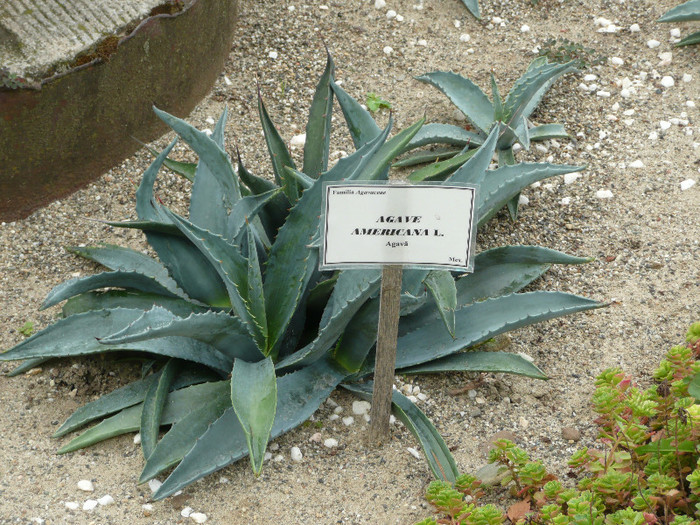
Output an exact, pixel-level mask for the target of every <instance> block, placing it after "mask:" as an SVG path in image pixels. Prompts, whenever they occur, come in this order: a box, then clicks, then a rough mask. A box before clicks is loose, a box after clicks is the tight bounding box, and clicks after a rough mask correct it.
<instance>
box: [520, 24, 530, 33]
mask: <svg viewBox="0 0 700 525" xmlns="http://www.w3.org/2000/svg"><path fill="white" fill-rule="evenodd" d="M529 31H530V26H529V25H527V24H523V25H522V27H521V28H520V32H521V33H527V32H529Z"/></svg>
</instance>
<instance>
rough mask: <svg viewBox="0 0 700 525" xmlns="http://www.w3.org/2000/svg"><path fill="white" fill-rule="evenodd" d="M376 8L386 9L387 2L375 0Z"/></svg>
mask: <svg viewBox="0 0 700 525" xmlns="http://www.w3.org/2000/svg"><path fill="white" fill-rule="evenodd" d="M374 7H375V8H377V9H384V8H385V7H386V0H374Z"/></svg>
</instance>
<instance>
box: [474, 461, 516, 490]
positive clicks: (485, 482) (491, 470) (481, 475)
mask: <svg viewBox="0 0 700 525" xmlns="http://www.w3.org/2000/svg"><path fill="white" fill-rule="evenodd" d="M507 472H508V471H507V470H506V469H503V468H501V466H500V465H499V464H498V463H489V464H488V465H485V466H483V467H481V468H480V469H479V470H477V471H476V473H475V474H474V476H476V479H478V480H479V481H481V486H482V487H490V486H492V485H496V484H497V483H500V482H501V480H502V479H503V478H505V477H506V474H507Z"/></svg>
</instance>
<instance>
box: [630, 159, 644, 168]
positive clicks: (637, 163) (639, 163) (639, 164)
mask: <svg viewBox="0 0 700 525" xmlns="http://www.w3.org/2000/svg"><path fill="white" fill-rule="evenodd" d="M629 167H630V168H643V167H644V163H643V162H642V161H641V160H640V159H637V160H635V161H632V162H630V163H629Z"/></svg>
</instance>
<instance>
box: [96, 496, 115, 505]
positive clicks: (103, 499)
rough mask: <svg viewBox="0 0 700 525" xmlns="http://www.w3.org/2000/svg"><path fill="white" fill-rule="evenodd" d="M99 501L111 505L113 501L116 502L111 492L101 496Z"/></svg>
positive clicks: (101, 503)
mask: <svg viewBox="0 0 700 525" xmlns="http://www.w3.org/2000/svg"><path fill="white" fill-rule="evenodd" d="M97 503H99V504H100V505H111V504H112V503H114V498H113V497H112V496H110V495H109V494H106V495H104V496H102V497H101V498H98V500H97Z"/></svg>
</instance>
